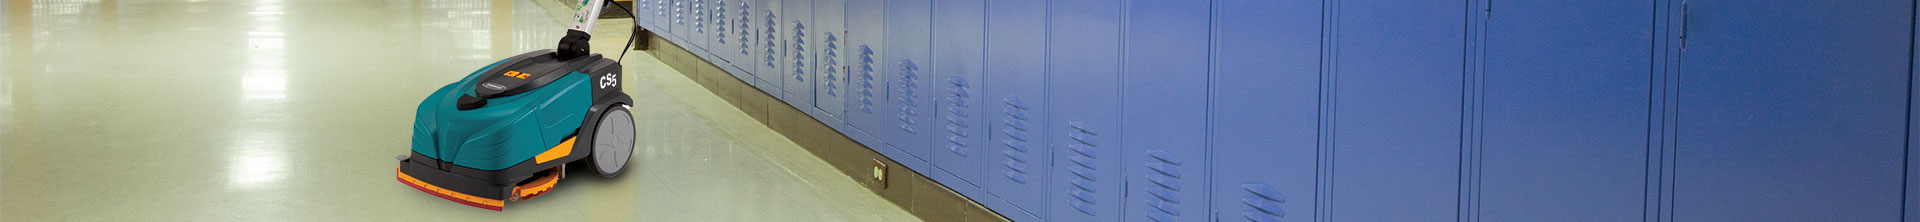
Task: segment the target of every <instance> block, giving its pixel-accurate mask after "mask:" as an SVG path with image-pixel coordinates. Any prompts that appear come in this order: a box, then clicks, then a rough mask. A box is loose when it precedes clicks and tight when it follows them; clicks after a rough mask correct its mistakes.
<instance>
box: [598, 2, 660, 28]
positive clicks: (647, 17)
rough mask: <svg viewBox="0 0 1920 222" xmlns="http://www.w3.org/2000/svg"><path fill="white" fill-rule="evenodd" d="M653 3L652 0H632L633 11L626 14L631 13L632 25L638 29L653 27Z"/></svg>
mask: <svg viewBox="0 0 1920 222" xmlns="http://www.w3.org/2000/svg"><path fill="white" fill-rule="evenodd" d="M653 1H654V0H634V1H633V8H632V9H633V11H630V12H628V13H633V25H636V26H640V27H652V26H653V5H654V3H653ZM611 9H613V8H608V9H604V10H611Z"/></svg>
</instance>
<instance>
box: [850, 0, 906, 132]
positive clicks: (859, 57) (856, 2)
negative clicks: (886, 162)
mask: <svg viewBox="0 0 1920 222" xmlns="http://www.w3.org/2000/svg"><path fill="white" fill-rule="evenodd" d="M886 6H887V5H886V1H884V0H847V4H846V8H845V9H846V17H845V20H844V21H846V28H847V36H846V41H847V46H848V48H847V56H849V57H848V58H847V61H848V62H850V64H848V65H849V67H847V69H848V71H849V72H850V73H849V74H852V76H851V77H852V79H849V81H851V82H849V83H847V86H849V87H852V88H849V89H847V90H848V91H847V94H848V96H847V112H846V113H847V115H846V117H847V118H846V120H847V124H848V125H849V126H853V127H852V129H854V132H843V133H848V134H850V135H848V136H850V137H853V138H855V139H859V138H863V137H865V138H871V137H874V136H879V135H881V134H879V132H880V131H881V130H888V129H893V128H892V124H891V123H893V121H889V120H892V118H893V116H892V115H890V114H888V112H887V111H888V110H889V109H887V108H885V107H884V106H883V105H885V104H884V103H885V102H886V101H885V100H886V96H887V94H886V93H887V80H886V76H887V72H886V71H885V68H884V67H886V65H885V64H881V63H882V61H883V60H884V59H882V58H881V57H880V56H881V54H880V53H881V52H882V51H881V49H884V48H883V47H881V46H882V45H881V43H882V42H883V41H882V39H881V36H885V35H884V34H882V32H881V31H882V30H884V29H885V27H886V13H885V12H886V11H885V10H886ZM852 134H858V135H852ZM862 142H863V143H865V144H864V145H867V147H872V148H873V149H874V151H876V152H881V153H883V154H884V153H890V152H893V151H895V150H892V149H888V148H885V147H884V146H885V144H881V142H879V141H862Z"/></svg>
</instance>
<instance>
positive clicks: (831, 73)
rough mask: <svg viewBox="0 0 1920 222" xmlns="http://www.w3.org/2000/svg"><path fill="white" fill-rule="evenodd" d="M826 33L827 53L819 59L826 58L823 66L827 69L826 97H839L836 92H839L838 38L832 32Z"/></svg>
mask: <svg viewBox="0 0 1920 222" xmlns="http://www.w3.org/2000/svg"><path fill="white" fill-rule="evenodd" d="M826 34H827V42H826V43H827V49H826V50H827V51H826V54H827V55H826V56H825V57H822V58H821V59H823V60H826V62H825V63H826V65H825V66H824V67H825V68H826V70H827V72H826V78H827V97H840V94H839V93H838V92H840V85H839V84H838V83H839V82H840V77H839V76H840V42H839V41H840V39H839V38H836V37H835V36H833V33H832V32H827V33H826Z"/></svg>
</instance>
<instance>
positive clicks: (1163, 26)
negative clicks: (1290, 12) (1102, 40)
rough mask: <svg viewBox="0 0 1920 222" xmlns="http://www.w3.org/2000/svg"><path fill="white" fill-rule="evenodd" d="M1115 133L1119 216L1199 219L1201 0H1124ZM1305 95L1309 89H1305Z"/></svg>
mask: <svg viewBox="0 0 1920 222" xmlns="http://www.w3.org/2000/svg"><path fill="white" fill-rule="evenodd" d="M1128 1H1129V2H1128V3H1127V4H1128V5H1129V6H1128V7H1127V15H1128V16H1127V17H1126V18H1125V19H1126V24H1127V28H1126V29H1124V30H1126V33H1124V34H1123V35H1122V36H1125V38H1126V41H1123V42H1125V43H1126V44H1125V45H1124V47H1126V49H1125V51H1124V53H1122V54H1121V55H1122V56H1124V57H1122V58H1121V61H1122V63H1121V64H1124V67H1123V68H1124V69H1123V70H1124V72H1126V74H1124V75H1120V82H1121V84H1122V87H1121V89H1124V90H1123V91H1121V93H1120V95H1121V96H1122V97H1124V98H1126V102H1125V103H1122V104H1121V108H1120V111H1121V113H1120V114H1121V118H1120V121H1121V125H1122V126H1126V127H1124V128H1121V129H1120V132H1119V137H1120V138H1130V139H1128V140H1124V141H1119V142H1121V146H1122V147H1123V148H1124V149H1125V150H1124V151H1122V152H1117V153H1115V154H1119V155H1120V156H1121V158H1123V159H1124V160H1123V161H1121V162H1123V164H1122V165H1123V166H1125V167H1122V168H1124V170H1121V171H1123V172H1125V173H1126V174H1127V176H1126V179H1127V182H1126V184H1127V186H1128V188H1127V189H1125V190H1127V194H1126V195H1125V196H1126V197H1127V200H1126V203H1125V207H1124V208H1123V209H1124V210H1123V211H1124V213H1125V214H1124V215H1122V217H1124V218H1126V221H1190V222H1197V221H1206V220H1207V213H1208V211H1209V210H1211V209H1209V208H1207V202H1206V201H1207V166H1206V161H1205V160H1206V157H1207V156H1206V152H1207V149H1206V145H1207V134H1206V132H1207V100H1205V99H1197V98H1207V73H1208V72H1207V62H1208V60H1207V40H1208V38H1209V36H1208V35H1207V34H1206V33H1208V27H1209V25H1210V24H1208V21H1207V18H1209V17H1210V16H1209V15H1208V8H1207V7H1209V3H1208V1H1198V0H1189V1H1162V0H1128ZM1309 98H1310V97H1309Z"/></svg>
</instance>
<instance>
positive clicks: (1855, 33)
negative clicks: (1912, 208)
mask: <svg viewBox="0 0 1920 222" xmlns="http://www.w3.org/2000/svg"><path fill="white" fill-rule="evenodd" d="M1685 4H1687V6H1685V7H1683V8H1685V9H1686V10H1687V12H1686V14H1687V17H1684V18H1683V19H1684V20H1677V21H1673V22H1675V23H1676V24H1684V26H1685V29H1686V30H1685V31H1684V32H1683V33H1684V36H1685V40H1684V42H1682V44H1681V45H1679V46H1678V47H1683V48H1682V51H1681V55H1680V73H1678V75H1679V76H1680V82H1679V83H1678V84H1680V85H1679V89H1680V94H1679V95H1678V97H1677V99H1678V102H1679V104H1678V106H1679V109H1678V111H1679V114H1678V115H1679V123H1677V124H1676V125H1677V126H1675V127H1677V132H1676V135H1675V138H1674V140H1675V144H1674V146H1675V147H1673V149H1674V150H1675V152H1676V153H1675V154H1674V156H1675V158H1676V160H1675V163H1674V164H1675V165H1674V166H1673V167H1674V168H1675V170H1674V175H1675V178H1673V183H1674V184H1673V185H1672V186H1673V189H1674V190H1673V193H1675V194H1674V195H1673V196H1672V201H1673V203H1672V206H1673V211H1672V212H1673V213H1672V215H1671V217H1672V221H1895V220H1900V219H1902V218H1901V212H1902V209H1901V208H1900V206H1901V205H1902V204H1903V203H1902V197H1901V195H1902V190H1903V187H1902V181H1904V178H1903V177H1904V175H1903V172H1902V169H1904V165H1903V164H1904V162H1905V161H1906V160H1905V159H1904V157H1905V154H1904V152H1905V151H1906V148H1905V146H1906V144H1904V143H1905V142H1906V139H1907V138H1906V133H1905V130H1907V126H1906V125H1905V124H1906V123H1905V122H1904V121H1898V120H1901V119H1903V118H1906V117H1907V115H1908V114H1907V110H1906V109H1907V102H1908V101H1907V100H1906V99H1905V98H1906V97H1907V96H1908V95H1907V93H1908V91H1907V90H1908V88H1909V86H1908V85H1907V83H1908V82H1909V79H1910V75H1911V73H1910V72H1911V70H1910V69H1909V67H1910V64H1909V63H1910V62H1911V61H1912V60H1911V58H1910V57H1909V56H1911V54H1909V53H1910V52H1911V51H1910V50H1911V47H1912V46H1911V45H1910V44H1911V43H1912V39H1913V37H1912V31H1913V30H1912V27H1913V20H1912V16H1913V13H1914V12H1913V7H1914V6H1913V2H1912V1H1767V2H1765V3H1756V2H1752V1H1724V0H1690V1H1686V3H1685Z"/></svg>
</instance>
